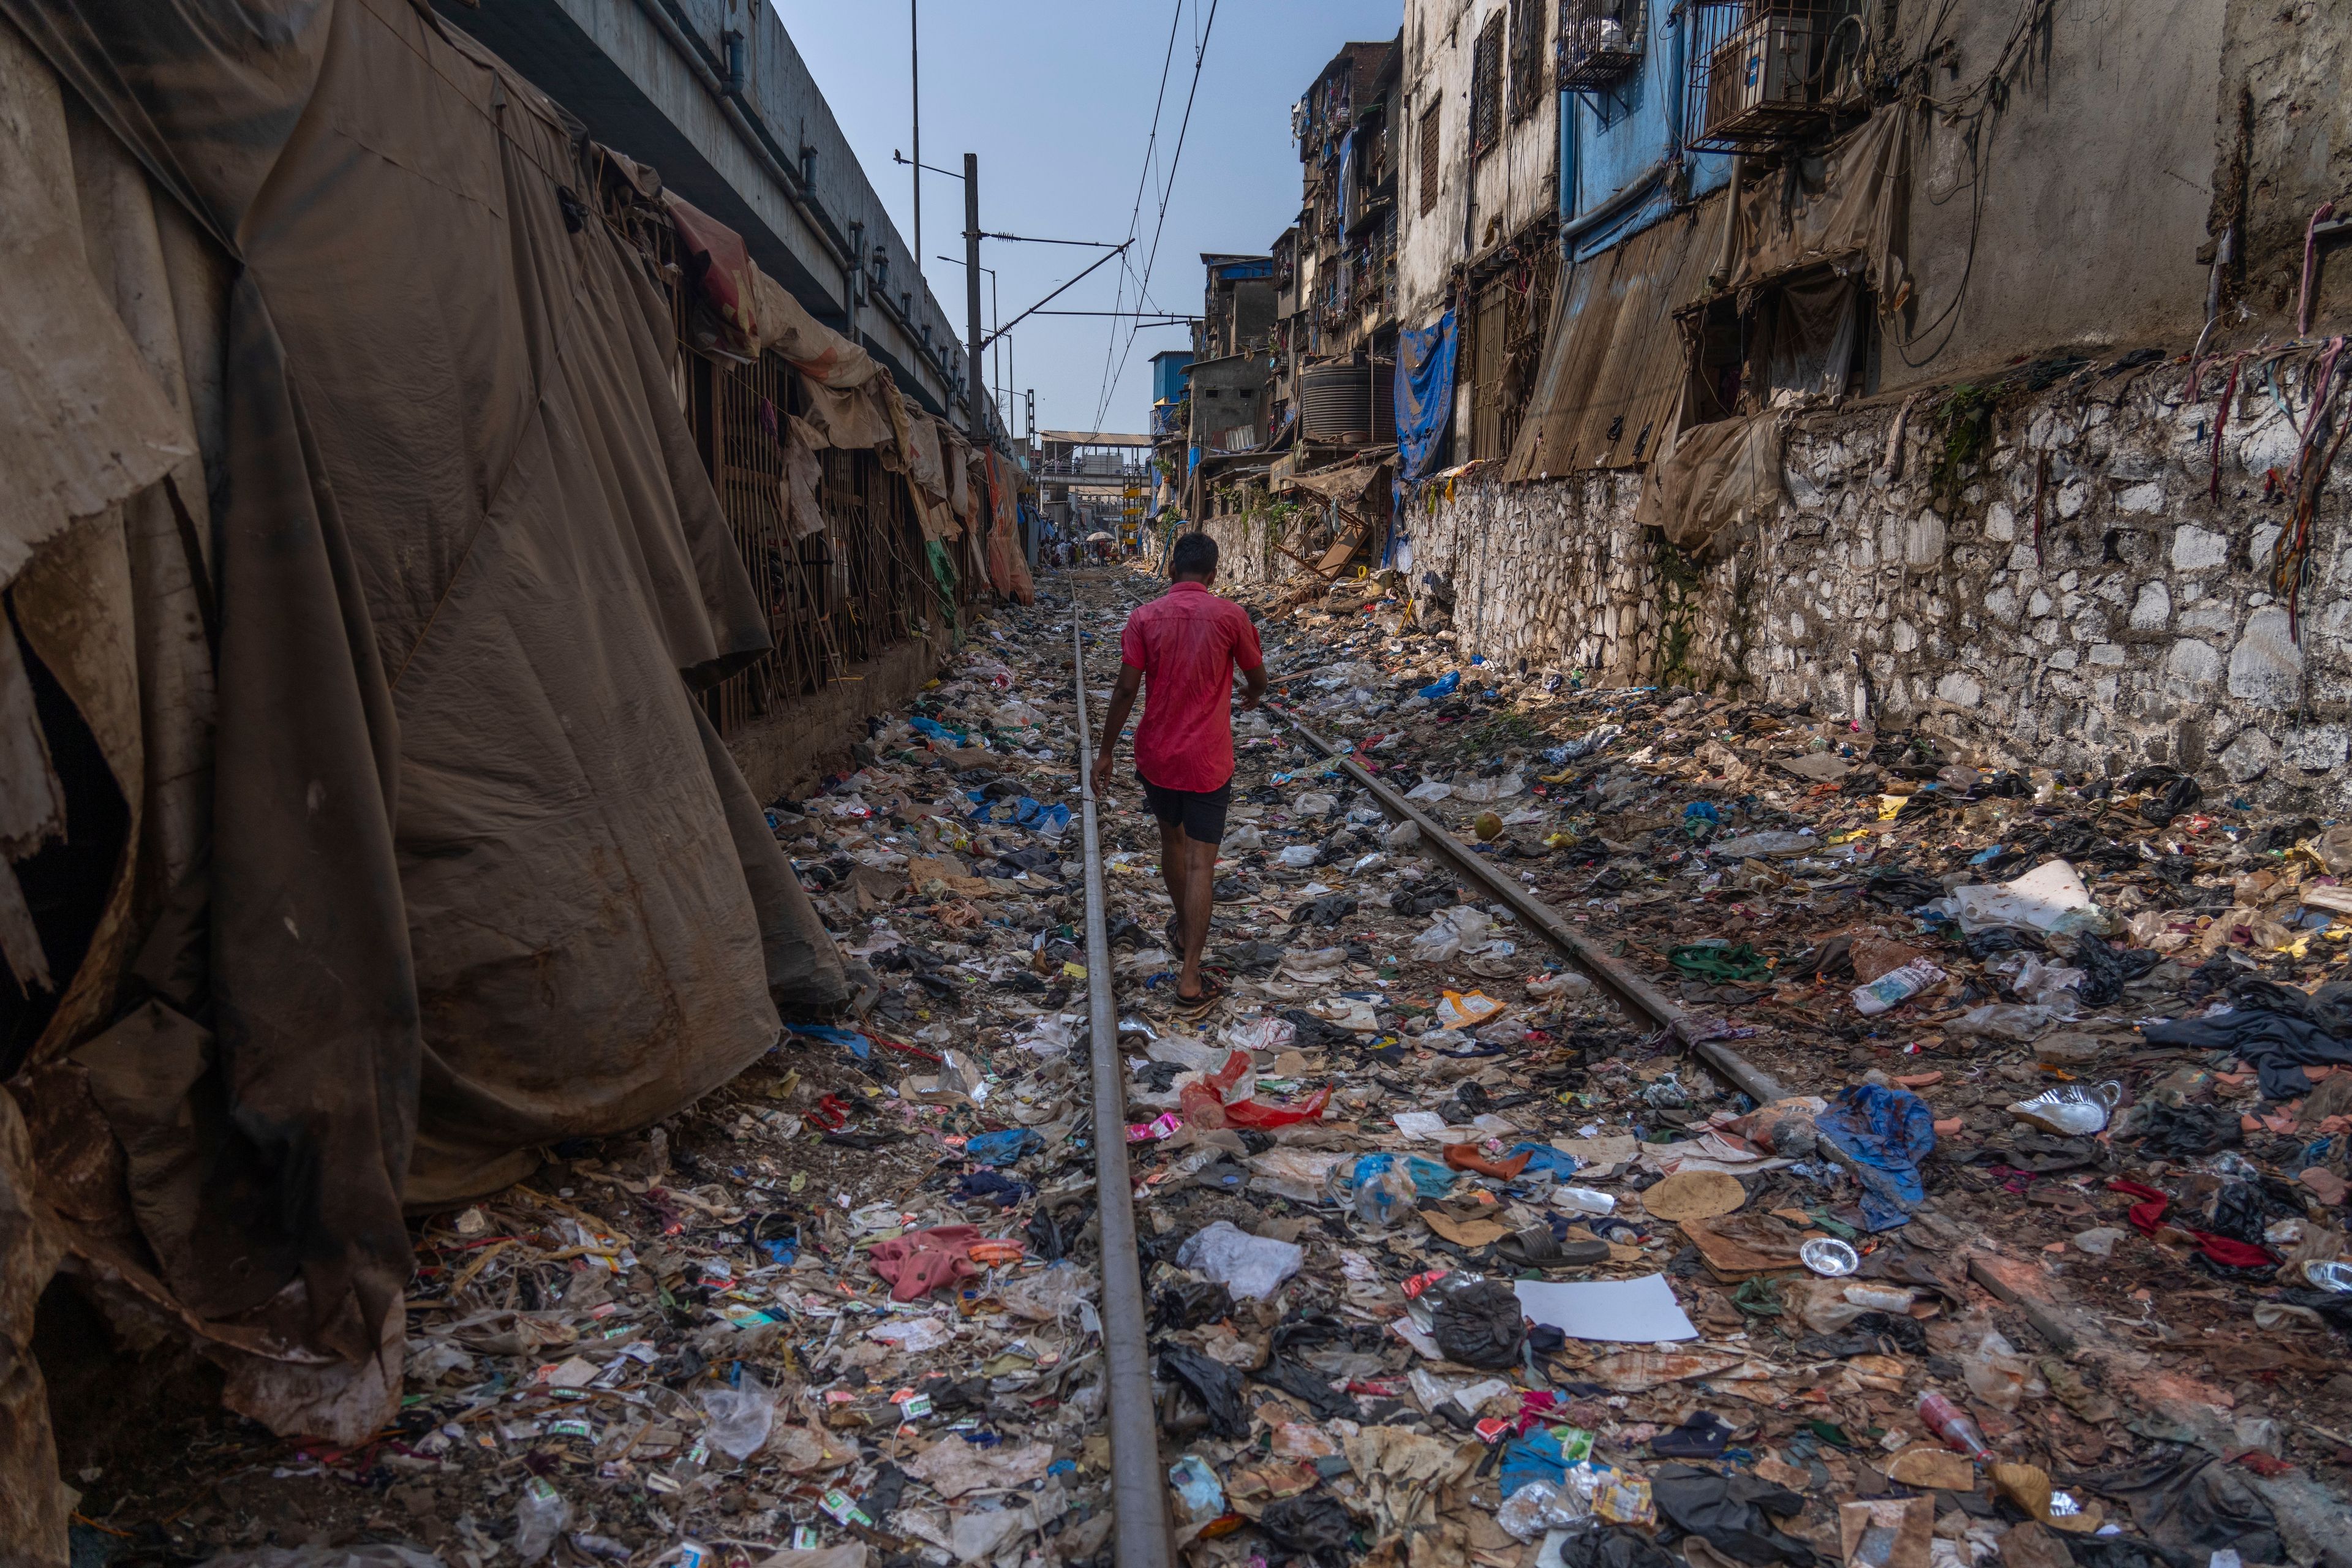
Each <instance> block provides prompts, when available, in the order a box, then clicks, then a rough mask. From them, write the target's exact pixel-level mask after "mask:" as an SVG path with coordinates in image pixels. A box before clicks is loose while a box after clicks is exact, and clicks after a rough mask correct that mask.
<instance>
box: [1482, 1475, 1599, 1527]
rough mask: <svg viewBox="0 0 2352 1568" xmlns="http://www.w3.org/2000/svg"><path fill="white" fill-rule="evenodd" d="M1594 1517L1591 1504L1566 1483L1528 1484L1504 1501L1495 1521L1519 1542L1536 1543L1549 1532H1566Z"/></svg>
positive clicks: (1535, 1482) (1497, 1511)
mask: <svg viewBox="0 0 2352 1568" xmlns="http://www.w3.org/2000/svg"><path fill="white" fill-rule="evenodd" d="M1591 1517H1592V1504H1591V1500H1589V1499H1587V1498H1585V1497H1582V1496H1580V1495H1578V1494H1577V1493H1576V1492H1574V1491H1571V1490H1570V1489H1569V1488H1568V1486H1567V1484H1566V1483H1565V1482H1561V1483H1559V1484H1554V1483H1553V1482H1550V1481H1529V1482H1528V1484H1527V1485H1526V1486H1523V1487H1521V1488H1520V1489H1518V1490H1517V1491H1515V1492H1513V1493H1512V1494H1511V1495H1510V1496H1509V1497H1507V1498H1505V1499H1504V1500H1503V1506H1502V1507H1501V1508H1499V1509H1497V1510H1495V1522H1496V1523H1497V1524H1499V1525H1501V1526H1502V1527H1503V1528H1504V1529H1505V1530H1507V1531H1510V1532H1511V1534H1512V1535H1513V1536H1514V1537H1515V1538H1517V1540H1520V1541H1533V1540H1535V1539H1536V1538H1537V1537H1538V1536H1539V1535H1541V1534H1543V1533H1544V1532H1545V1531H1550V1530H1566V1529H1569V1528H1570V1526H1572V1525H1575V1524H1577V1523H1579V1522H1580V1521H1584V1520H1588V1519H1591Z"/></svg>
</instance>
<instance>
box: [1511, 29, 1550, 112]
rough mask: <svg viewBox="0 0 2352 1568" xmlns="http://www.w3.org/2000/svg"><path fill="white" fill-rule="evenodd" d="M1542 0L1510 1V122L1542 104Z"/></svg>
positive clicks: (1543, 33) (1543, 32) (1533, 110)
mask: <svg viewBox="0 0 2352 1568" xmlns="http://www.w3.org/2000/svg"><path fill="white" fill-rule="evenodd" d="M1546 9H1547V7H1546V5H1545V3H1544V0H1511V123H1512V124H1514V125H1517V123H1518V122H1519V121H1522V120H1525V119H1526V118H1527V117H1528V115H1530V114H1533V113H1534V112H1535V111H1536V110H1538V109H1539V108H1541V107H1542V105H1543V90H1544V37H1545V28H1544V12H1545V10H1546Z"/></svg>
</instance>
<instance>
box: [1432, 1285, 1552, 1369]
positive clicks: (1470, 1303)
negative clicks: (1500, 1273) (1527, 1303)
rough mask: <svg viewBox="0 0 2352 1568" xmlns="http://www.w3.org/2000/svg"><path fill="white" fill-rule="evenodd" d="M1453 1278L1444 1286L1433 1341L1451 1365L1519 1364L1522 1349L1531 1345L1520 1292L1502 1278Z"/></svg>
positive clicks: (1439, 1288) (1499, 1365)
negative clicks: (1454, 1282)
mask: <svg viewBox="0 0 2352 1568" xmlns="http://www.w3.org/2000/svg"><path fill="white" fill-rule="evenodd" d="M1454 1278H1457V1277H1456V1276H1453V1275H1449V1276H1447V1280H1446V1281H1441V1282H1440V1284H1439V1286H1438V1296H1437V1302H1436V1305H1435V1307H1434V1308H1433V1319H1434V1322H1433V1326H1432V1327H1431V1330H1430V1337H1431V1338H1433V1339H1434V1340H1435V1341H1436V1342H1437V1348H1438V1349H1439V1350H1441V1351H1444V1352H1445V1356H1446V1359H1447V1360H1449V1361H1457V1362H1460V1363H1462V1364H1463V1365H1464V1366H1483V1367H1506V1366H1513V1365H1516V1364H1517V1362H1518V1359H1519V1347H1520V1346H1521V1345H1522V1344H1525V1343H1526V1342H1527V1338H1528V1322H1527V1317H1526V1314H1525V1312H1524V1311H1523V1310H1522V1309H1521V1308H1520V1306H1519V1298H1518V1293H1517V1291H1515V1290H1513V1289H1511V1288H1510V1286H1508V1285H1507V1284H1505V1283H1504V1282H1503V1281H1501V1280H1500V1279H1475V1280H1468V1281H1465V1283H1462V1284H1459V1285H1450V1286H1449V1284H1448V1283H1447V1281H1450V1280H1452V1279H1454Z"/></svg>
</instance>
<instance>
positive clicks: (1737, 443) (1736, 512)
mask: <svg viewBox="0 0 2352 1568" xmlns="http://www.w3.org/2000/svg"><path fill="white" fill-rule="evenodd" d="M1780 437H1781V429H1780V415H1779V414H1777V413H1772V412H1769V411H1768V412H1766V413H1763V414H1758V415H1755V416H1750V417H1748V418H1745V419H1718V420H1716V421H1715V422H1714V423H1712V424H1708V425H1694V426H1691V427H1690V428H1689V429H1687V430H1685V431H1684V432H1683V433H1682V434H1681V435H1679V436H1677V437H1675V439H1674V441H1673V443H1672V444H1671V445H1669V446H1668V447H1667V448H1666V450H1665V451H1664V453H1663V454H1661V455H1660V457H1659V458H1658V460H1657V461H1656V462H1655V463H1653V464H1652V465H1651V466H1650V473H1649V477H1648V479H1646V480H1645V481H1644V482H1643V486H1642V499H1641V500H1640V501H1639V502H1637V503H1636V504H1635V506H1634V509H1633V521H1635V522H1637V523H1640V524H1641V525H1643V527H1645V528H1655V529H1658V530H1660V531H1663V532H1664V534H1665V536H1666V541H1667V542H1668V543H1670V544H1673V545H1675V547H1676V548H1677V549H1680V550H1682V551H1685V552H1687V553H1689V554H1691V555H1695V556H1697V557H1699V558H1701V559H1702V560H1704V559H1706V558H1708V557H1709V556H1711V555H1712V554H1713V552H1715V551H1716V549H1717V547H1718V546H1723V545H1727V544H1728V543H1729V542H1730V539H1731V535H1732V533H1733V532H1734V531H1736V530H1737V529H1738V526H1739V525H1740V524H1741V523H1743V522H1748V521H1756V520H1759V519H1761V518H1763V517H1764V516H1765V515H1767V514H1768V512H1769V510H1770V509H1771V508H1773V507H1774V506H1775V505H1777V504H1778V503H1779V501H1780Z"/></svg>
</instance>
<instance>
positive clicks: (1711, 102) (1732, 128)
mask: <svg viewBox="0 0 2352 1568" xmlns="http://www.w3.org/2000/svg"><path fill="white" fill-rule="evenodd" d="M1817 43H1818V35H1817V33H1816V31H1815V28H1814V19H1813V18H1812V17H1811V16H1785V15H1780V14H1775V13H1767V14H1765V15H1762V16H1757V17H1755V18H1754V19H1752V20H1750V21H1748V23H1746V24H1744V25H1743V26H1740V27H1739V28H1738V30H1737V31H1735V32H1734V33H1732V35H1731V36H1730V37H1728V38H1726V39H1725V40H1724V41H1723V42H1722V43H1721V44H1719V45H1717V47H1716V50H1715V53H1714V55H1713V56H1712V57H1711V58H1709V60H1708V62H1707V80H1706V135H1708V136H1724V135H1742V134H1769V132H1770V131H1771V129H1772V128H1774V127H1775V126H1776V125H1779V124H1780V123H1782V122H1785V121H1788V120H1790V119H1792V118H1801V119H1808V120H1810V119H1811V118H1813V117H1814V114H1815V103H1816V95H1815V93H1814V90H1813V89H1814V81H1813V78H1814V75H1815V67H1814V54H1815V50H1816V47H1817Z"/></svg>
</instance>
